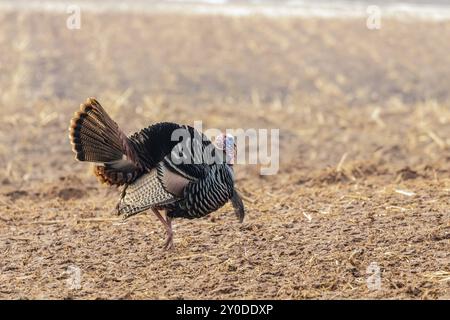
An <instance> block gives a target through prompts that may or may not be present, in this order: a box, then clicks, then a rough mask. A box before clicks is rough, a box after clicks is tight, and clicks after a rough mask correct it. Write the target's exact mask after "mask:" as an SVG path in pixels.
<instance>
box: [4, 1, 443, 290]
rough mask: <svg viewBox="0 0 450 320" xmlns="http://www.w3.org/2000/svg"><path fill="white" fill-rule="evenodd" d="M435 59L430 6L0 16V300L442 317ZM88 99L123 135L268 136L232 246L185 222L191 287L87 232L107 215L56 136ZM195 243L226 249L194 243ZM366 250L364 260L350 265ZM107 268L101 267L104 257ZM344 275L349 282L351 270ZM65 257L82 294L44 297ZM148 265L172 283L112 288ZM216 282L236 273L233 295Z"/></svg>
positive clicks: (127, 239) (54, 10) (131, 7)
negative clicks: (263, 170) (302, 307)
mask: <svg viewBox="0 0 450 320" xmlns="http://www.w3.org/2000/svg"><path fill="white" fill-rule="evenodd" d="M77 13H79V14H80V15H79V22H80V24H79V25H78V26H75V27H74V24H73V23H74V21H75V22H76V19H75V20H73V19H74V14H77ZM448 39H450V4H449V3H448V1H444V0H434V1H419V0H405V1H396V0H385V1H376V0H374V1H350V0H348V1H344V0H340V1H326V0H323V1H322V0H321V1H313V0H311V1H306V0H304V1H287V0H286V1H264V0H261V1H245V0H234V1H233V0H229V1H226V0H217V1H215V0H209V1H207V0H205V1H176V0H173V1H150V0H148V1H144V0H139V1H119V0H106V1H100V0H98V1H95V0H89V1H88V0H84V1H56V0H55V1H50V0H46V1H36V0H31V1H25V0H14V1H13V0H0V110H1V114H0V205H1V206H2V210H3V211H4V213H2V216H1V217H0V230H2V231H1V232H2V234H3V238H4V239H3V240H5V241H4V242H2V245H0V251H1V250H4V252H6V258H5V259H0V260H1V261H0V267H2V268H3V269H2V270H3V274H2V275H1V277H3V278H0V280H1V279H3V280H1V281H0V289H2V290H0V297H1V296H2V295H3V296H6V297H16V298H17V297H71V296H72V295H75V297H90V298H92V297H122V296H121V295H122V294H123V295H124V296H125V297H147V298H148V297H170V298H174V297H187V298H189V297H190V298H198V297H205V296H206V297H210V296H211V295H212V296H214V297H222V298H223V297H225V298H229V297H234V298H236V297H237V298H239V297H247V298H302V297H322V298H332V297H336V296H338V297H360V296H371V297H415V298H421V297H425V298H426V297H431V298H435V297H445V296H446V297H447V298H448V292H449V291H448V280H446V281H444V282H442V281H441V282H439V281H440V280H441V279H442V277H444V279H446V278H445V275H446V273H445V272H447V273H448V264H446V263H448V255H446V254H445V253H446V251H447V253H448V250H445V243H447V244H448V239H449V238H448V235H449V227H450V225H449V224H448V221H450V219H449V209H448V206H449V200H448V199H449V197H448V196H449V193H450V182H449V174H450V150H449V146H450V90H449V88H450V41H448ZM91 96H94V97H96V98H97V99H99V101H100V102H101V103H102V104H103V105H104V106H105V108H106V110H108V112H109V113H110V114H111V115H112V117H113V118H114V119H115V120H116V121H117V122H118V123H119V125H120V126H121V127H122V128H123V129H124V131H125V132H127V133H132V132H134V131H137V130H139V129H141V128H143V127H146V126H148V125H150V124H151V123H155V122H158V121H163V120H164V121H174V122H179V123H185V124H190V125H192V124H193V122H194V121H196V120H202V121H203V125H204V128H205V129H206V128H208V127H214V128H220V129H225V128H244V129H247V128H256V129H258V128H264V129H270V128H277V129H280V171H279V173H278V174H277V175H275V176H270V177H262V176H260V175H259V167H258V166H257V165H256V166H238V167H237V168H236V170H237V183H238V185H239V188H240V190H241V191H242V193H243V194H244V196H245V197H246V199H247V200H246V201H247V203H246V205H247V207H248V216H249V217H250V218H249V219H250V220H249V224H248V225H247V226H246V227H242V228H247V229H245V230H244V229H239V230H240V231H242V234H245V236H243V235H241V233H240V231H239V230H238V231H236V230H235V229H234V227H233V226H234V221H233V220H232V217H231V215H230V213H229V211H230V209H229V208H225V209H224V210H223V211H222V213H221V214H219V216H218V218H217V219H219V220H220V219H224V220H225V221H226V222H227V224H223V223H221V224H220V223H217V222H216V221H212V220H211V221H210V220H205V221H202V222H201V223H198V222H196V223H192V224H191V222H185V221H183V222H180V224H179V225H180V229H179V234H177V237H176V238H178V239H186V243H184V242H183V243H176V246H177V247H178V248H179V250H181V251H183V250H186V251H187V253H185V254H186V255H187V256H191V254H193V252H194V253H195V252H202V251H203V250H204V249H205V246H206V247H207V248H208V249H207V250H209V251H208V252H209V253H210V255H212V256H215V257H216V258H215V260H214V259H213V260H211V261H209V262H208V263H203V262H204V261H203V260H201V259H200V260H195V263H193V264H192V265H190V266H189V267H188V268H190V267H192V268H193V270H194V269H195V270H196V272H200V273H201V276H200V275H199V278H197V280H196V282H193V280H192V279H191V280H192V282H191V280H189V279H186V278H184V275H183V270H182V267H180V266H179V265H177V264H176V263H175V262H173V261H171V260H169V258H167V256H165V258H164V259H162V260H161V261H160V260H159V258H154V257H153V258H152V257H148V256H145V258H144V257H143V256H141V255H140V254H143V252H147V253H148V252H149V249H148V245H149V243H158V241H159V240H160V239H159V238H160V236H161V234H158V233H156V234H153V233H149V232H150V231H149V230H152V228H153V229H154V226H149V225H146V224H145V223H144V222H143V220H139V219H136V220H134V221H133V222H130V223H129V224H127V225H126V226H122V227H121V228H122V229H121V231H120V232H118V227H117V226H113V225H111V224H107V223H106V224H101V223H100V224H99V225H97V224H95V222H93V221H96V220H89V219H98V218H99V217H100V218H102V219H103V218H104V219H109V218H108V217H110V214H109V211H110V210H111V208H112V207H113V206H114V203H115V197H116V196H117V190H109V189H106V188H103V187H101V186H99V185H98V184H97V182H96V181H95V179H94V178H93V177H92V175H91V169H90V168H89V166H87V165H86V164H81V163H77V162H75V161H74V159H73V154H72V151H71V147H70V144H69V140H68V126H69V122H70V119H71V117H72V115H73V113H74V112H76V111H77V110H78V108H79V104H80V103H82V102H84V101H85V99H86V98H87V97H91ZM395 190H407V192H406V191H405V192H406V193H405V192H404V193H403V195H401V194H400V195H398V193H396V192H395ZM408 192H409V193H408ZM411 192H412V193H411ZM404 194H409V195H410V196H405V195H404ZM414 194H416V195H419V196H417V197H415V196H412V195H414ZM305 214H306V215H305ZM221 216H226V217H223V218H221ZM305 217H309V218H310V217H313V219H312V221H308V220H309V218H305ZM374 217H376V218H374ZM83 219H84V220H83ZM372 219H376V221H377V222H379V223H380V224H378V225H376V226H373V225H371V224H370V223H372V222H373V220H372ZM30 221H31V222H32V223H33V224H29V222H30ZM136 221H137V222H136ZM145 221H147V220H145ZM231 221H233V223H232V222H231ZM348 221H352V223H351V226H349V225H347V223H348ZM371 221H372V222H371ZM380 221H381V222H380ZM400 221H403V222H400ZM43 222H49V223H43ZM228 222H229V224H228ZM34 223H35V224H34ZM90 223H92V224H94V225H91V224H90ZM308 223H311V224H308ZM199 225H202V226H204V227H206V228H210V229H209V230H210V232H212V231H211V230H214V232H215V233H220V234H222V235H223V234H225V236H223V237H220V238H214V241H213V240H211V239H210V238H208V237H209V235H210V233H207V232H206V233H207V234H200V233H195V232H194V233H193V232H192V230H200V227H199ZM62 226H63V227H62ZM64 226H65V227H64ZM183 226H184V227H183ZM311 226H314V228H313V227H311ZM99 230H100V231H101V232H97V231H99ZM393 230H396V232H393ZM151 232H154V231H151ZM235 232H238V235H239V236H238V237H232V236H230V234H233V235H234V234H235ZM227 233H228V235H227ZM99 234H101V237H102V241H100V242H101V243H99V242H98V241H97V238H98V237H99ZM374 234H376V235H377V236H374ZM139 235H140V236H141V238H139V237H140V236H139ZM242 237H244V238H242ZM280 237H281V238H280ZM230 238H233V241H231V242H230ZM261 238H264V239H266V240H267V241H269V240H270V241H269V242H265V241H262V240H261ZM23 239H25V240H23ZM236 239H237V240H236ZM273 239H275V240H273ZM276 239H278V240H276ZM280 239H290V240H289V241H281V240H280ZM305 239H308V241H306V240H305ZM433 239H434V240H433ZM152 241H153V242H152ZM183 241H184V240H183ZM211 241H212V244H211V246H210V247H209V245H205V246H203V247H202V245H201V244H202V243H211ZM360 241H362V242H363V243H366V244H367V245H369V246H370V244H371V243H373V248H378V249H373V251H371V250H367V247H365V248H366V249H365V251H364V250H363V251H362V252H359V251H358V252H356V253H357V254H356V255H352V254H353V253H354V250H356V249H355V248H357V247H358V246H357V245H355V243H358V242H360ZM411 241H416V242H411ZM286 242H287V243H291V244H295V247H296V248H297V249H296V250H297V251H295V250H293V249H292V247H289V246H286ZM23 243H25V244H26V245H23ZM43 243H44V244H46V245H45V248H44V247H43V245H42V244H43ZM111 243H117V246H113V247H111ZM130 243H132V244H133V245H132V246H133V250H134V251H133V250H131V251H127V249H121V248H129V247H130ZM189 243H190V245H189ZM193 243H194V244H195V245H193ZM243 243H247V244H248V248H249V249H248V250H250V251H249V252H250V253H249V256H241V253H242V252H241V250H240V248H241V247H242V244H243ZM268 243H269V244H268ZM411 243H416V245H417V246H416V247H413V248H414V250H415V251H414V252H413V253H411V252H410V253H408V252H409V251H408V252H407V253H405V252H404V248H405V247H407V246H408V245H410V244H411ZM74 244H76V245H74ZM121 246H122V247H121ZM193 248H194V249H193ZM214 248H227V249H226V250H225V251H224V252H225V253H223V252H222V251H214V250H215V249H214ZM252 248H253V249H252ZM234 249H236V251H232V250H234ZM388 249H389V250H388ZM447 249H448V246H447ZM46 250H47V251H48V250H49V251H48V252H47V251H46ZM189 250H191V251H189ZM229 250H231V251H229ZM252 250H254V251H252ZM385 251H389V252H391V253H392V254H391V255H384V252H385ZM2 252H3V251H2ZM12 252H14V254H12ZM68 252H69V253H71V255H70V254H68ZM111 252H115V257H114V259H113V260H112V261H113V262H114V263H116V265H115V266H111V265H108V264H104V259H102V256H101V255H102V254H104V255H109V253H111ZM314 252H319V253H320V255H318V256H317V257H316V256H315V254H314ZM130 254H134V255H133V256H129V255H130ZM152 254H153V253H152ZM154 254H156V255H159V254H160V253H159V251H158V252H157V253H154ZM246 254H247V253H246ZM274 254H277V257H276V259H275V260H274V258H273V255H274ZM224 255H225V256H224ZM350 255H352V259H353V260H355V259H360V262H355V264H354V265H353V264H351V265H350V266H349V265H348V263H347V262H346V261H347V260H348V257H349V256H350ZM411 255H412V256H411ZM42 256H48V259H50V260H49V261H50V262H49V261H47V262H46V260H45V259H44V260H39V257H42ZM67 256H70V257H71V258H70V259H69V260H70V261H69V262H70V263H75V262H76V263H77V264H78V265H80V266H82V267H83V268H84V269H83V270H84V272H87V273H86V277H87V278H88V279H90V280H91V282H90V283H91V284H90V286H91V287H89V286H88V287H87V288H86V287H84V288H83V290H81V291H78V292H75V293H74V292H71V291H70V290H69V289H67V288H66V287H65V285H64V284H62V285H61V284H59V282H57V281H56V282H55V280H54V279H55V278H56V279H57V278H58V277H60V278H61V274H60V273H61V272H64V270H65V269H64V268H66V266H67V263H68V260H67V259H68V258H66V257H67ZM312 257H314V258H312ZM324 257H326V258H324ZM355 257H356V258H355ZM143 259H144V260H145V259H149V261H153V262H152V263H155V264H156V265H155V268H159V269H164V270H165V268H166V267H170V268H171V270H172V272H171V274H169V273H164V274H163V275H161V278H160V279H159V278H158V279H159V280H158V279H155V276H154V275H153V274H152V273H151V272H150V271H149V273H146V272H147V271H148V270H144V271H143V270H140V271H139V270H133V271H132V272H133V277H132V278H131V280H130V279H128V278H127V277H128V276H127V275H126V274H125V273H123V274H122V273H120V272H121V269H120V268H117V266H118V265H120V266H123V264H124V263H125V261H128V263H130V261H131V262H133V261H134V262H136V263H137V261H142V260H143ZM155 259H156V260H158V262H154V260H155ZM202 259H203V258H202ZM217 259H218V260H217ZM408 259H409V260H408ZM353 260H352V261H353ZM373 260H376V261H378V262H379V263H380V265H383V262H384V268H385V269H383V270H384V271H383V272H384V277H386V279H388V280H386V281H387V282H386V283H387V284H386V287H385V288H386V291H378V292H368V291H367V288H366V287H365V284H364V283H365V280H364V277H363V275H364V274H365V266H366V265H368V263H370V261H373ZM249 261H250V262H249ZM293 261H294V262H293ZM392 261H394V262H392ZM411 261H413V262H411ZM414 261H415V262H414ZM216 262H217V268H218V269H217V268H216V267H213V268H212V270H213V271H211V270H205V269H204V266H205V265H213V266H215V265H216ZM353 262H354V261H353ZM353 262H352V263H353ZM336 263H337V264H336ZM359 263H360V264H359ZM92 264H97V266H98V267H95V268H91V269H89V268H90V267H89V266H91V265H92ZM49 265H53V266H54V265H56V266H58V267H57V268H56V269H55V268H53V269H51V268H49V267H48V266H49ZM336 265H337V266H338V267H336ZM445 265H446V266H447V267H445ZM11 266H12V267H11ZM223 266H226V269H222V268H224V267H223ZM301 266H307V267H308V268H310V269H309V270H310V271H309V272H310V273H309V275H308V276H305V275H303V274H304V269H301ZM125 267H126V266H124V268H125ZM184 267H186V266H184ZM10 268H12V269H10ZM86 268H87V269H88V271H86ZM99 268H100V269H99ZM102 268H103V269H102ZM215 268H216V269H215ZM228 268H229V270H228ZM446 268H447V269H446ZM36 270H39V271H38V272H37V271H36ZM61 270H62V271H61ZM89 270H90V271H89ZM199 270H200V271H199ZM214 270H215V271H214ZM230 270H231V271H233V270H240V271H241V273H240V274H239V276H235V277H236V278H233V279H234V280H233V279H231V280H230V279H229V278H228V277H229V275H228V272H229V271H230ZM257 270H259V271H258V273H257V274H258V275H257V276H255V274H254V272H257ZM267 270H269V271H267ZM280 270H284V271H280ZM320 270H322V271H320ZM355 270H356V271H355ZM404 270H409V271H408V272H409V273H408V272H406V273H405V272H404ZM325 271H326V272H325ZM139 272H143V273H142V274H139ZM264 272H268V273H264ZM433 272H434V273H433ZM439 272H441V273H439ZM442 272H444V273H442ZM17 273H20V274H21V275H22V277H25V278H23V279H22V278H20V277H19V278H17ZM117 273H119V274H117ZM134 273H136V274H134ZM105 274H106V275H105ZM442 275H443V276H442ZM427 276H428V278H427ZM202 277H203V278H202ZM255 277H257V278H258V279H259V280H258V281H259V283H261V285H259V284H256V283H254V282H252V281H251V279H255ZM439 277H441V278H439ZM447 277H448V274H447ZM12 279H15V280H12ZM30 279H34V284H33V285H30V284H29V280H30ZM52 279H53V280H52ZM161 279H164V281H163V280H161ZM171 279H173V280H171ZM214 279H218V280H214ZM223 279H225V280H224V281H225V282H223V281H222V280H223ZM227 279H228V280H227ZM430 279H431V280H430ZM294 280H295V281H294ZM152 281H153V282H152ZM161 281H163V282H164V283H165V284H167V287H165V288H164V289H161V286H159V285H160V284H161ZM217 281H219V282H217ZM233 281H238V284H233V285H232V284H230V283H231V282H233ZM427 281H428V282H427ZM130 283H131V284H132V285H129V284H130ZM144 283H147V284H148V283H151V285H150V288H147V287H145V288H146V289H145V290H147V291H145V290H144V291H142V290H141V289H142V286H143V285H144ZM223 283H226V284H227V285H226V286H225V288H222V289H221V290H219V291H214V290H215V289H216V287H217V286H218V287H220V288H221V286H222V284H223ZM152 286H153V287H152ZM112 287H114V288H119V289H120V288H122V289H123V290H122V289H121V290H122V291H120V290H119V289H117V291H114V290H111V288H112ZM55 288H56V289H55ZM130 288H131V289H130ZM152 288H153V289H152ZM213 288H214V289H213ZM212 291H214V292H213V293H211V292H212ZM124 292H125V293H126V294H125V293H124Z"/></svg>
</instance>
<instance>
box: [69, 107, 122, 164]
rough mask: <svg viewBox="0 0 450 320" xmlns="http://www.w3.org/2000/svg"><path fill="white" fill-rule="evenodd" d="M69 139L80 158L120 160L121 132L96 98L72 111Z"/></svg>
mask: <svg viewBox="0 0 450 320" xmlns="http://www.w3.org/2000/svg"><path fill="white" fill-rule="evenodd" d="M70 141H71V143H72V146H73V151H74V152H75V154H76V158H77V160H79V161H88V162H99V163H100V162H112V161H117V160H122V158H123V155H124V154H125V153H126V150H124V149H125V148H124V142H123V134H122V133H121V131H120V129H119V126H118V125H117V124H116V123H115V122H114V121H113V120H112V119H111V118H110V117H109V115H108V114H107V113H106V111H105V110H104V109H103V107H102V106H101V105H100V103H98V101H97V100H95V99H93V98H89V99H88V100H87V101H86V103H84V104H82V105H81V106H80V111H79V112H77V113H75V116H74V118H73V119H72V122H71V125H70Z"/></svg>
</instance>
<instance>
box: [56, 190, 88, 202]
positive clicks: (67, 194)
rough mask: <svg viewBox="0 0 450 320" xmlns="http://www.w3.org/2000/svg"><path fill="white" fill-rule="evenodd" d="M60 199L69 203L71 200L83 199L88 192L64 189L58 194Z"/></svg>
mask: <svg viewBox="0 0 450 320" xmlns="http://www.w3.org/2000/svg"><path fill="white" fill-rule="evenodd" d="M57 195H58V197H59V198H61V199H63V200H65V201H67V200H71V199H81V198H83V197H84V196H85V195H86V192H85V191H83V190H81V189H76V188H64V189H61V190H60V191H59V192H58V193H57Z"/></svg>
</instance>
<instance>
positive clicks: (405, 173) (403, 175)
mask: <svg viewBox="0 0 450 320" xmlns="http://www.w3.org/2000/svg"><path fill="white" fill-rule="evenodd" d="M418 177H419V174H418V173H417V172H416V171H414V170H412V169H410V168H409V167H406V168H403V169H401V170H399V171H397V179H396V180H397V181H404V180H413V179H417V178H418Z"/></svg>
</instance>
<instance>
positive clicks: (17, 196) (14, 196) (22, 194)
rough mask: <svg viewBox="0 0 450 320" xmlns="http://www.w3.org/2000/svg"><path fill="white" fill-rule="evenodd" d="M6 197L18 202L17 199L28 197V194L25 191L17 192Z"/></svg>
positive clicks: (9, 193)
mask: <svg viewBox="0 0 450 320" xmlns="http://www.w3.org/2000/svg"><path fill="white" fill-rule="evenodd" d="M5 196H7V197H8V198H10V199H11V200H12V201H16V200H17V199H20V198H23V197H26V196H28V192H26V191H24V190H15V191H12V192H8V193H7V194H5Z"/></svg>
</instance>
